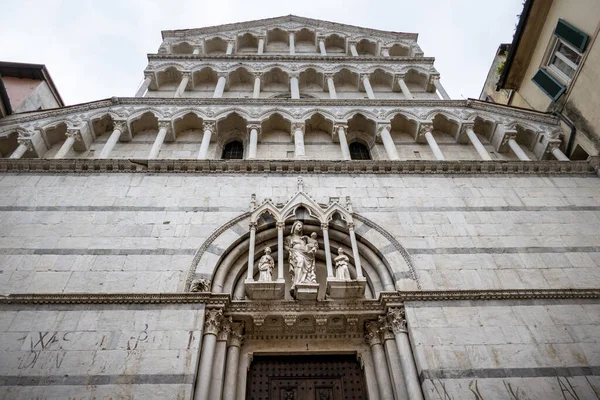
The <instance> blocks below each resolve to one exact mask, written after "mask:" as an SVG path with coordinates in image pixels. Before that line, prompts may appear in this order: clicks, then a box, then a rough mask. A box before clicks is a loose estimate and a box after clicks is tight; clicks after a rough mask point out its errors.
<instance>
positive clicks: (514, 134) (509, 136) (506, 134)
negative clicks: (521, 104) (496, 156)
mask: <svg viewBox="0 0 600 400" xmlns="http://www.w3.org/2000/svg"><path fill="white" fill-rule="evenodd" d="M510 139H514V140H517V131H509V130H507V131H505V132H504V137H503V138H502V144H501V146H505V145H507V144H508V141H509V140H510Z"/></svg>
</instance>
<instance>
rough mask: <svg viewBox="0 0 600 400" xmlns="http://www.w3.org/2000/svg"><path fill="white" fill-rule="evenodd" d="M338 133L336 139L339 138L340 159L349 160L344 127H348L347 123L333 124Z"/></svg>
mask: <svg viewBox="0 0 600 400" xmlns="http://www.w3.org/2000/svg"><path fill="white" fill-rule="evenodd" d="M334 129H336V130H337V134H338V139H339V140H340V149H341V150H342V159H344V160H351V159H352V157H350V148H349V147H348V139H346V129H348V125H343V124H338V125H336V126H335V128H334Z"/></svg>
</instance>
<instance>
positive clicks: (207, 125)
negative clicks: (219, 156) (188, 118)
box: [198, 121, 215, 160]
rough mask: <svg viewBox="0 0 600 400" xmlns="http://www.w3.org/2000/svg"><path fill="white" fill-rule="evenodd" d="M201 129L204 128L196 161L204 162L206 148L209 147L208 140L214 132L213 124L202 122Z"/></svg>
mask: <svg viewBox="0 0 600 400" xmlns="http://www.w3.org/2000/svg"><path fill="white" fill-rule="evenodd" d="M202 127H203V128H204V134H203V135H202V143H201V144H200V151H199V152H198V160H206V155H207V153H208V146H210V138H211V136H212V133H213V132H214V131H215V123H214V122H208V121H204V123H203V124H202Z"/></svg>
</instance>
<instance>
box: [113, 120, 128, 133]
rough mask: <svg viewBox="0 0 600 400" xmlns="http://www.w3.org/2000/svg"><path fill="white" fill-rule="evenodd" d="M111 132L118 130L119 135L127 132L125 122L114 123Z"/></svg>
mask: <svg viewBox="0 0 600 400" xmlns="http://www.w3.org/2000/svg"><path fill="white" fill-rule="evenodd" d="M113 130H119V131H121V133H125V132H126V131H127V121H114V124H113Z"/></svg>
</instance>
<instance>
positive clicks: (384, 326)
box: [377, 315, 394, 341]
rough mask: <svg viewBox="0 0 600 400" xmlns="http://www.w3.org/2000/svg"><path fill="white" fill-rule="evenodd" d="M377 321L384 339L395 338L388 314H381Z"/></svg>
mask: <svg viewBox="0 0 600 400" xmlns="http://www.w3.org/2000/svg"><path fill="white" fill-rule="evenodd" d="M377 322H378V323H379V325H380V326H381V338H382V339H383V340H384V341H386V340H391V339H394V332H393V331H392V326H391V324H390V322H389V320H388V318H387V316H383V315H381V316H380V317H379V318H377Z"/></svg>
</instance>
